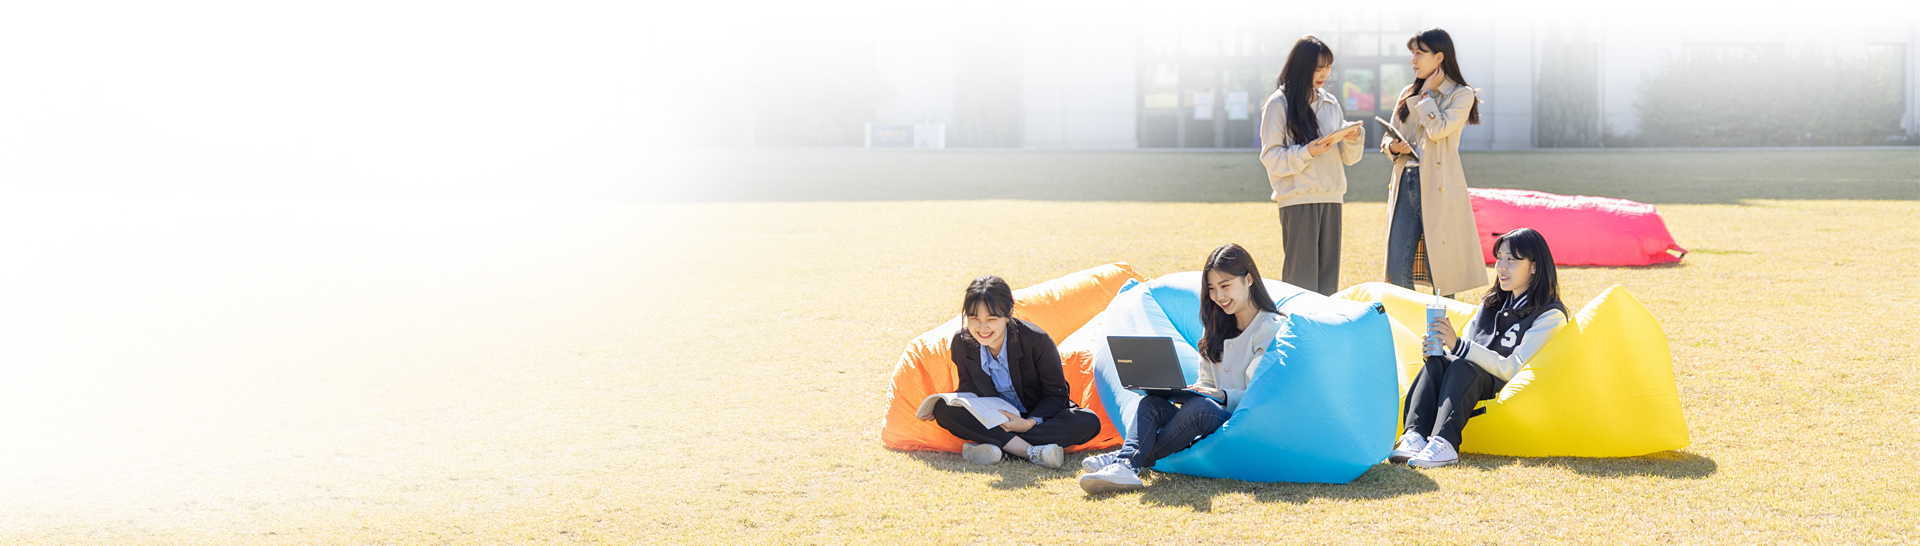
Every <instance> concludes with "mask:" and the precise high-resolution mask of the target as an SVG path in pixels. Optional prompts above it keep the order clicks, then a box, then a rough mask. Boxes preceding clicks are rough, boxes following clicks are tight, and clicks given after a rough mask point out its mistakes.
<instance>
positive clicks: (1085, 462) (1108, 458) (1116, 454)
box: [1080, 449, 1120, 472]
mask: <svg viewBox="0 0 1920 546" xmlns="http://www.w3.org/2000/svg"><path fill="white" fill-rule="evenodd" d="M1118 460H1120V450H1118V449H1116V450H1113V451H1108V452H1106V453H1101V454H1099V455H1094V456H1091V457H1087V458H1085V459H1080V468H1082V469H1084V470H1086V471H1088V472H1096V471H1099V470H1100V469H1102V468H1106V467H1107V465H1110V464H1113V462H1114V461H1118Z"/></svg>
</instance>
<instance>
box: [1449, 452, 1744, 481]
mask: <svg viewBox="0 0 1920 546" xmlns="http://www.w3.org/2000/svg"><path fill="white" fill-rule="evenodd" d="M1509 465H1514V466H1533V467H1556V468H1565V469H1567V470H1572V471H1574V472H1576V473H1579V474H1580V475H1583V476H1592V477H1596V478H1622V477H1631V476H1652V477H1657V478H1666V479H1670V480H1697V479H1701V478H1705V477H1708V476H1712V475H1713V473H1714V472H1718V471H1719V470H1720V464H1719V463H1716V462H1714V461H1713V459H1709V458H1707V457H1703V456H1700V455H1696V454H1693V453H1687V452H1685V451H1663V452H1660V453H1655V454H1652V455H1642V456H1639V457H1618V458H1587V457H1504V456H1499V455H1472V454H1469V455H1465V456H1462V457H1461V458H1460V466H1465V467H1470V468H1478V469H1481V470H1493V469H1497V468H1500V467H1503V466H1509Z"/></svg>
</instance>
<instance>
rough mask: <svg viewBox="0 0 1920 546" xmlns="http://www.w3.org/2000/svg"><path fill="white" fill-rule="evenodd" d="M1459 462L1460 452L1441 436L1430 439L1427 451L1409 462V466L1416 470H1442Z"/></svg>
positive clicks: (1422, 451)
mask: <svg viewBox="0 0 1920 546" xmlns="http://www.w3.org/2000/svg"><path fill="white" fill-rule="evenodd" d="M1457 462H1460V452H1458V451H1454V450H1453V443H1451V442H1448V441H1447V439H1446V438H1441V437H1439V436H1434V437H1432V438H1428V439H1427V447H1426V449H1422V450H1420V454H1418V455H1414V456H1413V458H1412V459H1408V460H1407V464H1409V465H1413V466H1414V467H1415V468H1440V467H1443V466H1447V465H1450V464H1453V463H1457Z"/></svg>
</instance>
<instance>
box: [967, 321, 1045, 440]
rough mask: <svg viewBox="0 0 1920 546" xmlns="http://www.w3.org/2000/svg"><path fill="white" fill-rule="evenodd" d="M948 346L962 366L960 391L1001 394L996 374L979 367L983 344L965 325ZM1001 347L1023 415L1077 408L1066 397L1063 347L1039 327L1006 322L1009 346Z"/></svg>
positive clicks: (1042, 416)
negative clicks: (995, 385)
mask: <svg viewBox="0 0 1920 546" xmlns="http://www.w3.org/2000/svg"><path fill="white" fill-rule="evenodd" d="M948 347H949V348H950V349H951V350H952V352H953V363H954V366H955V367H957V368H959V369H960V370H959V372H960V374H959V375H960V390H959V391H958V392H970V393H973V394H974V396H981V397H994V398H998V397H1000V391H999V390H997V389H995V388H994V387H993V377H991V376H988V375H987V371H986V370H984V369H981V368H980V343H979V342H977V341H974V340H973V336H971V335H968V334H967V330H966V328H965V327H962V328H961V329H960V331H959V332H957V333H955V334H953V344H952V345H949V346H948ZM1001 350H1003V351H1005V353H1004V354H1006V355H1007V375H1008V376H1010V379H1012V380H1013V391H1014V393H1015V394H1016V395H1017V396H1019V397H1020V405H1022V406H1026V407H1027V414H1026V415H1023V416H1022V417H1031V416H1035V415H1038V416H1040V417H1041V418H1042V419H1045V418H1051V417H1053V416H1054V415H1056V414H1059V413H1060V412H1061V411H1065V410H1066V409H1068V408H1072V407H1074V404H1073V400H1071V399H1069V398H1067V396H1068V394H1069V393H1070V392H1071V388H1070V387H1068V386H1067V376H1066V373H1065V372H1063V371H1061V369H1060V349H1059V348H1057V347H1054V345H1053V338H1050V337H1047V333H1046V332H1043V331H1041V330H1040V327H1039V326H1034V325H1033V323H1031V322H1027V321H1024V320H1019V319H1014V320H1010V321H1007V346H1006V347H1003V348H1001Z"/></svg>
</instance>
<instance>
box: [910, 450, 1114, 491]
mask: <svg viewBox="0 0 1920 546" xmlns="http://www.w3.org/2000/svg"><path fill="white" fill-rule="evenodd" d="M907 456H909V457H913V460H916V461H920V463H921V464H924V465H927V466H928V467H930V468H932V469H934V470H940V471H944V472H952V473H957V474H980V475H983V476H993V477H995V478H998V479H996V480H994V481H993V483H989V484H987V485H988V486H990V487H992V488H994V489H1032V488H1036V487H1040V482H1041V481H1043V480H1051V479H1058V478H1062V477H1072V476H1074V475H1075V474H1077V473H1078V470H1079V468H1080V458H1079V457H1075V456H1073V454H1068V455H1067V464H1066V465H1065V466H1062V467H1060V468H1059V469H1057V470H1056V469H1049V468H1045V467H1042V466H1040V465H1036V464H1033V463H1029V462H1027V461H1026V460H1025V459H1021V458H1018V457H1007V458H1006V459H1005V460H1002V461H1000V464H996V465H992V466H981V465H977V464H973V463H969V462H967V460H966V459H962V458H960V454H959V453H947V452H942V451H911V452H908V453H907Z"/></svg>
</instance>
